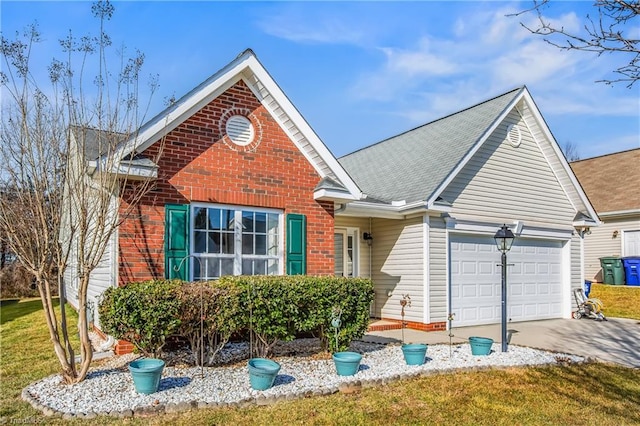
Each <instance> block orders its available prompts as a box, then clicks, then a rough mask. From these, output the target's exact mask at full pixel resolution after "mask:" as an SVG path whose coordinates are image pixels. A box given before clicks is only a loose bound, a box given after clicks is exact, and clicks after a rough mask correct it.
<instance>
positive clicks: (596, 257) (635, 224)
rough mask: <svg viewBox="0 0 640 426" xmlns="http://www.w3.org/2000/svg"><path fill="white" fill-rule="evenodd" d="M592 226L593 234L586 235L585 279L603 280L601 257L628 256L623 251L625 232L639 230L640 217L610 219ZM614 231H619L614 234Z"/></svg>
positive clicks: (604, 219)
mask: <svg viewBox="0 0 640 426" xmlns="http://www.w3.org/2000/svg"><path fill="white" fill-rule="evenodd" d="M601 219H602V220H603V221H604V223H603V224H601V225H600V226H598V227H593V228H591V234H588V235H585V237H584V251H585V256H584V264H585V277H584V278H585V279H587V280H593V281H597V282H602V269H601V268H600V258H601V257H606V256H626V255H627V254H626V253H623V234H624V233H625V232H626V231H632V230H639V231H640V218H631V219H630V218H624V219H608V218H601ZM614 231H618V232H617V234H616V235H615V236H614Z"/></svg>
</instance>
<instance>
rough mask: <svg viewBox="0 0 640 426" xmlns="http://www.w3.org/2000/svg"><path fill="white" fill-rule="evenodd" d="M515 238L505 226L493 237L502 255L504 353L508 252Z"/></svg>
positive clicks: (503, 345) (503, 342) (505, 348)
mask: <svg viewBox="0 0 640 426" xmlns="http://www.w3.org/2000/svg"><path fill="white" fill-rule="evenodd" d="M514 238H515V237H514V235H513V232H511V230H510V229H509V227H508V226H507V225H504V224H503V225H502V228H500V229H498V232H496V235H494V236H493V239H494V240H496V245H497V246H498V250H500V253H502V352H507V252H508V251H509V250H511V246H512V245H513V240H514Z"/></svg>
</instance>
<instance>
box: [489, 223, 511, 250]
mask: <svg viewBox="0 0 640 426" xmlns="http://www.w3.org/2000/svg"><path fill="white" fill-rule="evenodd" d="M514 238H515V237H514V235H513V232H511V229H509V227H508V226H507V225H502V228H500V229H498V232H496V235H494V236H493V239H494V240H496V245H497V246H498V250H500V252H501V253H505V254H506V253H507V252H508V251H509V250H511V246H512V245H513V239H514Z"/></svg>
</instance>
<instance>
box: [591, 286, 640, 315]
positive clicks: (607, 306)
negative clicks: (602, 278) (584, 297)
mask: <svg viewBox="0 0 640 426" xmlns="http://www.w3.org/2000/svg"><path fill="white" fill-rule="evenodd" d="M589 297H596V298H598V299H600V300H601V301H602V303H603V305H604V309H603V312H604V314H605V316H607V317H612V318H633V319H638V320H640V286H630V285H608V284H592V285H591V293H590V294H589Z"/></svg>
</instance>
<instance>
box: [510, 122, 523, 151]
mask: <svg viewBox="0 0 640 426" xmlns="http://www.w3.org/2000/svg"><path fill="white" fill-rule="evenodd" d="M507 139H508V140H509V143H511V146H513V147H514V148H517V147H519V146H520V144H521V143H522V133H521V132H520V128H519V127H518V126H516V125H514V124H509V127H507Z"/></svg>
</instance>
